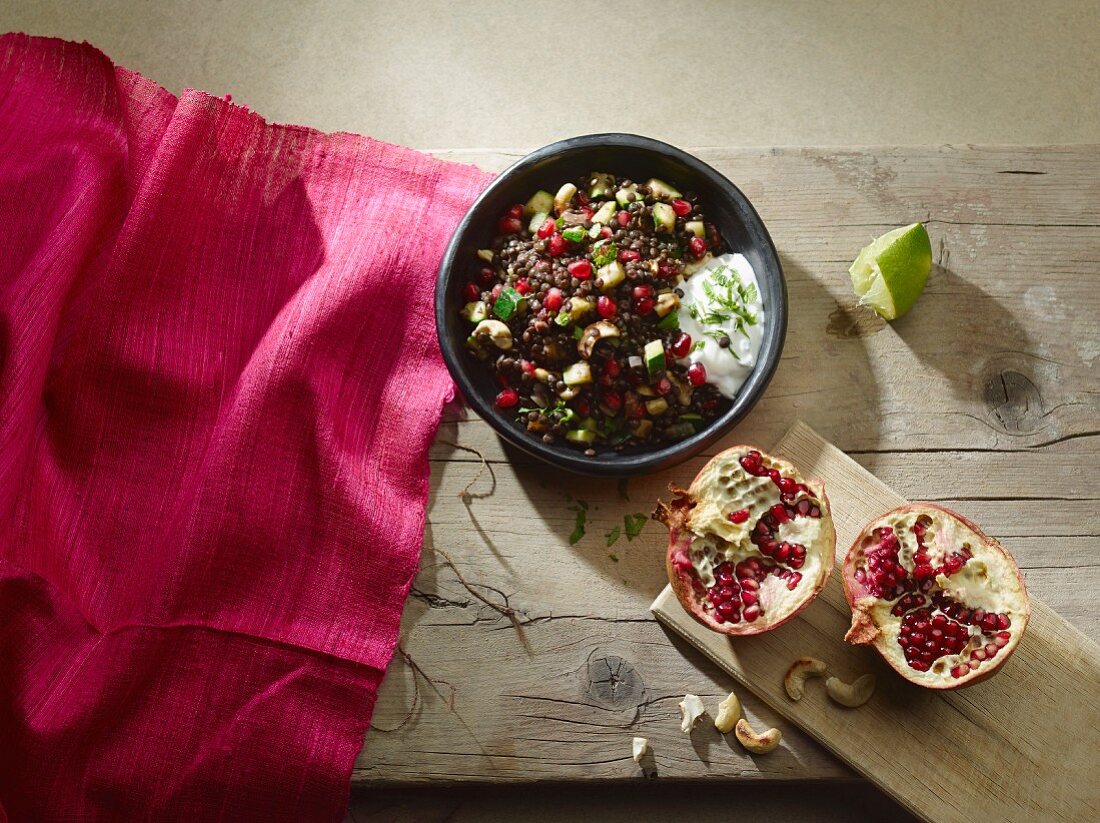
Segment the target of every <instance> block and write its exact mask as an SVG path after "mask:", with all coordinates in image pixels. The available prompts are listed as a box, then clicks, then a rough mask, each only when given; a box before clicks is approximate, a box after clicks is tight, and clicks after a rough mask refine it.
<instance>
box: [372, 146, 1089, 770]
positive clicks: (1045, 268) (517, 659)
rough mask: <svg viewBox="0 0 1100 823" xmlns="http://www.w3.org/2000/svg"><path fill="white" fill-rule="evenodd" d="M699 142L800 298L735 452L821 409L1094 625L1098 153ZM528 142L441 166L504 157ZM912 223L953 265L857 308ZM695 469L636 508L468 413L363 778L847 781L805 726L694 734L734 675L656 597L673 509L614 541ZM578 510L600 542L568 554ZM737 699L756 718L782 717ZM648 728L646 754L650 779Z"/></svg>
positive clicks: (456, 421)
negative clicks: (868, 264)
mask: <svg viewBox="0 0 1100 823" xmlns="http://www.w3.org/2000/svg"><path fill="white" fill-rule="evenodd" d="M694 153H696V154H697V155H698V156H700V157H701V158H702V159H704V160H706V161H707V162H709V163H711V164H713V165H714V166H715V167H716V168H718V169H719V170H720V171H722V172H723V173H725V174H726V175H727V176H729V177H730V179H732V180H733V181H734V182H735V183H737V184H738V185H739V186H740V187H741V188H742V189H743V190H744V191H745V192H746V194H748V195H749V197H750V198H751V199H752V201H753V203H754V204H755V205H756V207H757V208H758V209H759V211H760V212H761V215H762V216H763V218H764V220H765V222H766V223H767V225H768V227H769V230H770V231H771V233H772V236H773V238H774V240H775V242H776V246H777V248H778V249H779V252H780V257H781V259H782V262H783V266H784V271H785V274H786V276H787V280H788V287H789V292H790V303H791V323H790V331H789V333H788V336H787V344H786V348H785V353H784V357H783V361H782V363H781V365H780V368H779V370H778V373H777V375H776V378H775V380H774V381H773V383H772V385H771V386H770V387H769V390H768V392H767V394H766V396H765V397H764V399H763V400H762V401H761V402H760V404H759V405H758V406H757V408H756V409H755V410H754V412H753V413H752V414H751V415H750V416H749V418H748V419H747V420H746V421H745V422H744V423H742V424H741V426H739V427H738V429H737V430H736V431H735V432H734V433H733V434H732V435H730V436H729V438H728V439H727V440H726V442H725V443H723V444H721V446H726V445H731V444H733V443H735V442H751V443H760V444H769V443H774V442H776V440H778V439H779V438H780V437H781V436H782V435H783V433H784V432H785V431H786V430H787V429H788V428H789V427H790V426H791V425H792V424H793V423H794V421H795V420H796V419H800V418H801V419H804V420H806V421H807V422H808V423H809V424H810V425H811V426H813V428H814V429H815V430H817V431H818V432H820V433H821V434H822V436H824V437H825V438H826V439H828V440H829V441H831V442H833V443H835V444H836V445H837V446H839V447H840V448H842V449H843V450H845V451H846V452H848V453H849V454H850V455H851V456H852V457H853V458H854V459H855V460H856V461H858V462H859V463H860V464H861V465H863V466H864V467H865V468H867V469H869V470H870V471H872V472H873V473H874V474H875V475H876V476H878V477H879V478H880V479H881V480H883V481H884V482H885V483H886V484H887V485H889V486H890V487H892V488H893V489H895V490H896V491H897V492H898V493H899V494H901V495H903V496H905V497H907V498H911V499H923V500H936V501H941V502H943V503H945V504H946V505H948V506H951V507H952V508H955V509H957V510H959V511H960V512H961V513H963V514H964V515H966V516H968V517H971V518H973V519H974V520H975V521H976V522H977V523H978V524H980V525H981V526H982V527H983V528H984V529H985V530H986V531H987V532H988V533H990V534H991V535H993V536H995V537H997V538H999V539H1001V540H1002V541H1004V542H1005V544H1006V545H1007V546H1008V547H1009V548H1010V549H1012V551H1013V552H1014V554H1015V555H1016V557H1017V559H1018V561H1019V562H1020V565H1021V567H1022V568H1023V570H1024V574H1025V577H1026V579H1027V582H1028V586H1029V589H1030V591H1031V592H1032V593H1033V594H1034V595H1035V596H1036V597H1038V598H1040V599H1042V600H1043V601H1045V602H1046V603H1047V604H1048V605H1050V606H1051V607H1052V608H1053V609H1055V610H1056V611H1058V612H1060V613H1062V614H1063V615H1065V616H1066V617H1067V618H1068V619H1069V620H1070V621H1071V622H1073V624H1074V625H1075V626H1076V627H1077V628H1078V629H1080V630H1081V631H1083V632H1084V633H1085V634H1087V635H1089V636H1090V637H1092V638H1093V639H1096V638H1098V637H1100V620H1098V617H1097V611H1096V605H1095V603H1096V598H1095V595H1094V592H1096V591H1097V590H1100V561H1098V560H1097V557H1098V553H1097V541H1098V536H1100V516H1098V515H1097V507H1098V506H1100V493H1098V492H1097V472H1096V468H1095V467H1096V464H1097V461H1098V459H1100V379H1098V364H1097V358H1098V357H1100V322H1098V317H1100V289H1098V288H1097V287H1098V286H1100V277H1098V276H1097V275H1098V270H1100V147H1087V146H1086V147H1043V148H1034V149H1019V148H1012V149H1007V148H996V147H934V148H883V149H862V150H850V151H834V150H800V149H783V150H775V151H768V150H732V149H704V150H698V151H696V152H694ZM519 155H520V153H518V152H516V153H486V152H449V153H445V155H444V156H447V157H449V158H451V159H455V160H460V161H463V162H475V163H477V164H478V165H480V166H482V167H483V168H487V169H501V168H503V167H504V166H505V165H507V164H508V163H510V162H511V161H513V160H514V159H517V158H518V156H519ZM918 219H923V220H926V221H927V224H928V229H929V233H930V234H931V236H932V241H933V249H934V254H935V261H936V268H935V270H934V272H933V276H932V278H931V279H930V281H929V285H928V289H927V291H926V292H925V294H924V296H923V297H922V298H921V300H920V301H919V303H918V304H917V306H916V308H915V309H914V310H913V311H912V312H911V313H910V314H909V315H908V316H906V317H905V318H902V319H901V320H899V321H897V322H895V323H894V324H893V325H887V324H886V323H884V322H882V321H880V320H878V319H877V318H875V316H874V315H871V314H869V313H867V312H865V311H864V310H861V309H859V308H857V307H856V306H855V301H854V298H853V297H852V294H851V287H850V284H849V283H848V279H847V266H848V264H849V262H850V261H851V260H852V258H853V257H854V255H855V253H856V252H857V251H858V249H859V247H860V246H861V245H863V244H864V243H866V242H867V240H868V239H869V238H870V237H871V236H872V235H875V234H877V233H881V232H882V231H885V230H886V229H888V228H891V227H893V226H895V225H901V224H904V223H908V222H911V221H913V220H918ZM465 449H475V450H476V451H477V452H479V453H480V454H481V455H483V456H484V457H485V458H486V459H487V460H488V461H489V467H490V469H491V472H492V473H491V475H490V473H489V472H488V471H482V470H481V459H480V457H479V456H478V455H477V454H473V453H471V452H469V451H466V450H465ZM705 459H706V457H705V456H700V457H698V458H696V459H694V460H692V461H690V462H689V463H687V464H685V465H684V466H682V467H679V468H677V469H674V470H672V471H670V472H667V473H664V474H662V475H658V476H654V477H648V478H642V479H636V480H631V481H630V483H629V485H628V486H627V490H626V491H627V494H628V495H629V500H626V499H623V498H622V496H621V495H620V491H621V490H620V488H619V486H618V485H617V484H616V483H614V482H613V481H612V482H606V481H604V482H600V481H593V480H587V479H583V478H575V477H571V476H567V475H564V474H560V473H557V472H554V471H552V470H549V469H547V468H545V467H543V466H540V465H535V464H532V463H531V461H530V460H529V459H528V458H526V457H525V456H523V455H521V454H519V453H518V452H515V451H514V450H510V449H509V448H507V447H505V446H503V445H502V444H501V442H500V441H499V440H498V439H497V438H496V436H495V435H494V434H493V433H492V431H491V429H489V427H488V426H486V425H485V424H484V423H483V422H481V421H480V420H479V419H477V418H476V416H470V417H464V416H463V415H462V414H461V413H459V412H452V413H450V414H449V415H448V417H447V421H446V422H445V424H444V425H443V426H442V428H441V430H440V434H439V438H438V439H437V442H436V445H435V446H434V447H433V450H432V484H431V496H430V500H429V511H428V530H427V534H426V537H425V546H424V553H423V559H422V569H421V572H420V574H419V575H418V577H417V579H416V580H415V582H414V588H413V594H412V596H411V598H410V600H409V604H408V606H407V608H406V613H405V618H404V622H403V632H402V640H401V644H402V647H403V648H404V649H405V650H406V651H407V652H408V653H409V655H410V657H411V659H412V660H413V661H415V664H416V665H417V666H419V667H420V669H421V671H422V672H423V676H420V675H415V676H414V672H413V670H412V669H411V668H410V665H409V664H408V663H407V662H405V661H404V660H403V659H400V658H395V661H394V663H393V665H392V667H391V670H390V672H389V674H388V675H387V678H386V681H385V683H384V686H383V689H382V694H381V695H380V698H379V702H378V706H377V708H376V711H375V715H374V721H373V722H374V725H375V726H376V727H378V728H377V730H376V731H374V732H372V733H370V734H369V735H368V736H367V741H366V746H365V748H364V750H363V753H362V754H361V756H360V758H359V761H358V764H357V767H356V769H355V772H354V779H355V780H357V781H359V782H365V783H372V784H377V783H396V784H416V783H421V782H427V781H432V782H437V781H444V782H455V781H458V782H465V781H534V780H572V779H575V780H599V779H602V780H608V779H610V780H617V779H636V778H637V777H639V776H640V775H643V774H645V775H650V774H658V775H660V776H662V777H677V778H688V777H709V778H716V777H717V778H738V777H744V778H774V777H780V778H787V777H801V778H837V777H850V776H851V774H852V773H851V771H849V770H848V769H847V767H845V766H843V765H841V764H840V763H839V762H838V761H837V760H836V759H835V758H834V757H833V756H832V755H830V754H829V753H828V752H826V751H825V750H824V749H823V748H821V747H820V746H819V745H818V744H817V743H815V742H814V741H813V740H812V739H811V738H810V737H808V736H805V735H801V734H800V733H799V732H798V731H797V730H796V729H790V728H789V725H790V724H787V727H788V732H787V734H786V736H785V742H784V750H783V752H777V753H773V754H772V755H770V756H769V757H761V758H758V759H757V760H756V761H754V760H753V759H752V758H750V757H748V756H746V755H745V754H744V752H743V751H741V750H739V747H738V746H737V744H736V743H734V744H733V745H732V746H730V745H727V744H726V743H725V742H724V741H723V740H722V739H721V738H719V737H718V735H717V734H716V733H715V734H714V735H713V736H712V737H707V736H705V735H704V736H702V737H700V736H699V735H698V734H697V735H696V738H698V739H696V738H692V739H691V740H689V739H688V738H686V737H685V736H684V735H682V734H681V733H680V731H679V728H678V721H677V717H678V713H677V710H676V703H677V702H678V701H679V700H680V698H681V697H682V695H683V693H684V692H685V691H694V692H695V693H697V694H700V695H702V696H704V697H705V698H707V699H708V702H710V701H712V700H714V699H717V698H720V697H722V696H724V695H725V694H726V692H727V691H728V689H729V686H730V683H731V681H730V679H729V677H728V676H727V675H725V674H724V673H722V672H721V671H720V670H718V669H716V668H715V667H714V666H712V665H711V664H710V663H709V662H708V661H707V660H706V659H705V658H704V657H703V656H702V655H701V654H700V653H699V652H698V651H696V650H695V649H694V648H693V647H691V646H690V645H689V644H687V643H685V642H683V641H682V640H680V639H679V638H678V637H675V636H672V635H669V634H668V633H666V632H665V631H664V630H663V629H662V628H660V627H659V626H658V625H657V623H656V622H655V621H654V620H653V618H652V616H651V615H650V614H649V613H648V611H647V607H648V605H649V603H650V601H651V600H652V598H653V596H654V595H655V594H656V593H657V592H659V591H660V589H661V587H662V586H663V585H664V573H663V569H662V553H663V550H664V536H663V535H662V534H661V529H660V527H659V526H658V524H656V523H649V524H648V525H647V526H646V527H645V529H644V530H643V531H642V533H641V534H640V535H639V536H638V537H637V538H635V539H634V540H633V541H630V542H627V541H626V539H625V538H624V537H620V539H619V541H618V542H617V543H616V544H615V545H614V546H612V547H610V548H608V546H607V545H606V539H605V535H606V534H607V533H608V532H609V531H610V530H611V529H612V528H614V527H615V526H616V525H618V526H620V527H621V526H622V517H623V515H624V514H631V513H636V512H643V513H644V512H649V511H651V510H652V508H653V504H654V501H655V500H656V498H657V497H658V496H659V495H661V494H662V493H664V489H665V486H666V484H667V483H668V482H669V481H670V480H674V481H678V482H681V483H684V482H686V481H688V480H690V478H691V477H692V475H693V474H694V472H695V470H696V469H697V468H698V467H699V466H701V465H702V463H703V462H705ZM479 471H481V474H480V476H479V475H478V473H479ZM475 478H476V479H475ZM472 480H473V481H475V482H474V485H473V486H472V487H471V489H470V493H471V496H470V497H469V499H467V500H465V501H464V500H462V499H460V498H459V496H458V495H459V492H460V491H462V490H463V488H464V487H466V485H467V484H468V483H469V482H470V481H472ZM577 499H580V500H584V501H586V502H587V504H588V507H589V508H588V513H587V520H588V524H587V533H586V535H585V536H584V537H583V539H581V540H580V541H579V542H578V543H576V545H570V544H569V541H568V536H569V534H570V532H571V531H572V530H573V527H574V518H575V512H573V511H571V510H570V507H571V506H575V505H576V503H575V501H576V500H577ZM612 554H613V555H614V558H612V557H611V556H610V555H612ZM445 556H446V557H449V558H451V559H452V560H453V561H454V564H455V566H456V567H457V568H458V569H459V570H460V572H461V574H462V576H463V577H464V578H465V579H466V581H467V582H468V583H470V585H471V588H472V589H474V591H476V592H477V594H479V595H481V596H482V597H484V598H486V599H488V600H490V601H492V602H493V603H496V604H498V605H507V606H508V607H510V608H514V609H516V610H517V619H518V620H519V622H520V623H521V624H522V631H523V639H522V640H521V638H520V637H519V636H518V634H517V631H516V629H515V628H514V627H513V625H512V622H511V621H510V620H509V619H508V618H506V617H505V616H503V615H501V614H500V613H499V612H497V611H495V610H494V609H493V608H490V607H489V606H487V605H485V604H484V603H483V602H482V601H481V600H479V599H478V598H477V597H476V596H474V595H473V594H471V593H470V591H468V590H467V589H466V588H465V587H464V586H463V585H462V584H461V583H460V582H459V580H458V578H457V576H456V574H455V572H454V570H453V569H452V568H451V567H450V566H449V565H448V563H447V561H446V559H445ZM429 678H430V681H431V682H429V680H428V679H429ZM995 680H996V679H995ZM414 682H415V683H416V684H417V685H416V687H414ZM991 682H992V681H991ZM417 693H419V699H415V698H416V695H417ZM745 702H746V709H747V714H748V716H749V717H750V718H752V719H754V720H757V722H760V723H776V722H780V721H779V718H778V717H777V716H776V715H775V713H774V712H772V711H771V710H770V709H769V708H768V707H767V705H766V704H765V703H763V702H762V701H760V700H757V699H755V698H754V697H752V696H751V695H750V696H748V697H747V699H746V701H745ZM414 704H415V705H414ZM410 708H411V709H413V711H412V713H411V714H410ZM402 724H403V725H402ZM397 727H399V728H397ZM383 729H396V730H394V731H382V730H383ZM635 734H638V735H642V736H646V737H649V739H650V741H651V743H652V745H653V752H654V754H653V757H652V758H651V759H650V760H648V761H647V762H645V763H644V764H643V767H642V768H639V767H637V766H636V765H635V764H634V763H633V761H632V760H630V738H631V737H632V736H634V735H635Z"/></svg>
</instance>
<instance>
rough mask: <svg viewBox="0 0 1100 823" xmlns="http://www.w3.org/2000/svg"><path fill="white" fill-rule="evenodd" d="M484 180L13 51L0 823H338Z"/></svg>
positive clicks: (410, 534) (104, 71)
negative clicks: (441, 316) (316, 822)
mask: <svg viewBox="0 0 1100 823" xmlns="http://www.w3.org/2000/svg"><path fill="white" fill-rule="evenodd" d="M486 180H487V177H486V175H485V174H484V173H482V172H480V171H478V170H476V169H474V168H472V167H465V166H457V165H453V164H448V163H444V162H441V161H438V160H435V159H432V158H430V157H427V156H425V155H422V154H419V153H416V152H413V151H410V150H407V149H403V148H399V147H397V146H392V145H388V144H384V143H380V142H377V141H374V140H370V139H367V138H363V137H358V136H354V135H348V134H335V135H325V134H320V133H317V132H315V131H312V130H309V129H305V128H297V127H293V126H274V125H269V124H267V123H265V122H264V121H263V120H262V119H261V118H260V117H258V116H256V115H255V114H253V113H250V112H249V111H247V110H245V109H242V108H240V107H236V106H233V105H231V104H229V103H227V102H225V101H223V100H220V99H216V98H213V97H210V96H209V95H206V94H203V93H201V92H196V91H186V92H184V94H183V95H182V96H181V97H180V98H179V99H177V98H175V97H174V96H172V95H171V94H169V93H168V92H167V91H165V90H164V89H162V88H160V87H158V86H157V85H156V84H154V83H152V82H150V81H149V80H147V79H145V78H143V77H141V76H140V75H138V74H136V73H134V72H131V71H127V70H125V69H120V68H116V67H115V66H114V65H112V63H111V62H110V61H109V60H108V59H107V58H106V57H105V56H104V55H103V54H101V53H100V52H98V51H96V50H95V49H94V48H92V47H90V46H88V45H86V44H85V45H76V44H72V43H64V42H60V41H56V40H46V39H38V38H28V37H25V36H22V35H12V36H6V37H3V38H0V819H3V818H4V816H5V814H6V815H7V816H8V817H9V818H10V819H11V820H81V821H87V820H129V819H150V820H158V821H160V820H189V821H190V820H214V819H216V820H232V821H240V820H304V819H338V818H339V817H340V815H341V814H342V813H343V810H344V808H345V806H346V802H347V793H348V779H349V775H350V771H351V767H352V764H353V762H354V759H355V756H356V754H357V753H358V751H359V749H360V747H361V745H362V741H363V735H364V733H365V731H366V728H367V724H368V720H369V718H370V714H371V709H372V707H373V704H374V699H375V695H376V690H377V687H378V684H379V682H380V680H381V677H382V673H383V671H384V670H385V668H386V664H387V663H388V662H389V660H390V656H391V654H392V653H393V649H394V645H395V642H396V637H397V630H398V623H399V620H400V615H401V609H402V606H403V604H404V600H405V596H406V594H407V592H408V589H409V585H410V582H411V579H412V576H413V574H414V572H415V569H416V565H417V558H418V553H419V547H420V542H421V538H422V533H423V523H424V509H425V502H426V497H427V492H428V462H427V450H428V446H429V444H430V442H431V440H432V438H433V436H434V433H435V430H436V426H437V424H438V421H439V415H440V410H441V407H442V405H443V404H444V402H445V401H446V400H447V399H448V398H449V397H450V395H451V393H452V391H453V387H452V385H451V382H450V380H449V378H448V375H447V372H446V370H445V368H444V365H443V363H442V361H441V359H440V356H439V352H438V349H437V345H436V341H435V334H434V326H433V320H432V312H431V301H432V296H433V283H434V277H435V272H436V268H437V266H438V263H439V260H440V258H441V256H442V252H443V249H444V246H445V245H446V242H447V239H448V237H449V235H450V233H451V231H452V230H453V228H454V226H455V225H456V223H457V222H458V220H459V219H460V217H461V215H462V213H463V212H464V211H465V209H466V208H467V206H468V205H469V203H470V202H471V200H472V199H473V198H474V197H475V196H476V194H477V192H479V191H480V190H481V188H482V187H483V186H484V184H485V183H486Z"/></svg>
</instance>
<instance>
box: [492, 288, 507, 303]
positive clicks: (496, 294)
mask: <svg viewBox="0 0 1100 823" xmlns="http://www.w3.org/2000/svg"><path fill="white" fill-rule="evenodd" d="M503 290H504V284H503V283H497V284H496V285H495V286H493V290H492V292H490V296H491V298H492V300H493V302H496V299H497V298H498V297H500V293H501V292H502V291H503Z"/></svg>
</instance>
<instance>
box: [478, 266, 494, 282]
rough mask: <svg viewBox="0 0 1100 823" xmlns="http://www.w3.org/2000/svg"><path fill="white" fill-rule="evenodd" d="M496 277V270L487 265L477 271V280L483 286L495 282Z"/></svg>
mask: <svg viewBox="0 0 1100 823" xmlns="http://www.w3.org/2000/svg"><path fill="white" fill-rule="evenodd" d="M494 277H496V272H494V271H493V270H492V269H490V268H489V267H485V268H483V269H482V270H481V271H479V272H478V273H477V282H478V283H480V284H481V285H483V286H488V285H489V284H490V283H492V282H493V278H494Z"/></svg>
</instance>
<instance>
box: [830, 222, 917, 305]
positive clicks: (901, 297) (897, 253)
mask: <svg viewBox="0 0 1100 823" xmlns="http://www.w3.org/2000/svg"><path fill="white" fill-rule="evenodd" d="M931 270H932V243H931V242H930V241H929V239H928V232H926V231H925V230H924V226H923V225H922V224H920V223H913V224H912V225H909V226H902V227H901V228H900V229H894V230H893V231H888V232H886V234H884V235H882V237H879V238H877V239H875V240H874V241H872V242H871V245H869V246H864V247H863V250H862V251H861V252H860V253H859V257H857V258H856V261H855V262H854V263H852V267H851V268H850V269H848V274H849V275H851V277H852V288H854V289H855V290H856V294H858V295H859V302H860V305H863V306H870V307H871V308H872V309H874V310H875V311H877V312H878V313H879V314H880V315H882V316H883V317H884V318H886V319H887V320H893V319H894V318H896V317H901V316H902V315H903V314H905V313H906V312H907V311H909V309H911V308H913V304H914V303H916V302H917V298H918V297H920V295H921V292H923V291H924V284H925V283H926V282H927V281H928V273H929V272H930V271H931Z"/></svg>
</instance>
